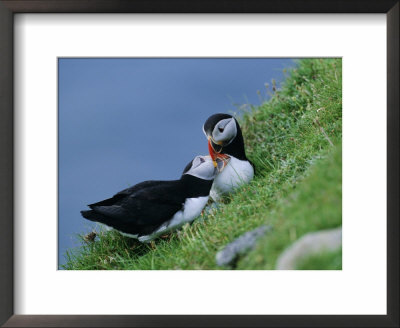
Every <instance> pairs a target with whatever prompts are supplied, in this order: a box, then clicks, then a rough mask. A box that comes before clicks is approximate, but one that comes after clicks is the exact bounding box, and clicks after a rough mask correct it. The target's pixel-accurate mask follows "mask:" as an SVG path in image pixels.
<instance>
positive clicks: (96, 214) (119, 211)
mask: <svg viewBox="0 0 400 328" xmlns="http://www.w3.org/2000/svg"><path fill="white" fill-rule="evenodd" d="M202 161H203V162H204V160H202ZM203 162H201V163H203ZM200 165H201V164H200ZM191 167H192V162H190V163H189V164H188V165H187V167H186V168H185V170H184V172H183V174H182V177H181V178H180V179H179V180H172V181H144V182H141V183H139V184H137V185H135V186H133V187H130V188H127V189H125V190H122V191H120V192H118V193H117V194H115V195H114V196H113V197H111V198H108V199H105V200H102V201H100V202H97V203H93V204H90V205H88V206H89V207H90V208H91V210H87V211H81V214H82V216H83V217H84V218H86V219H88V220H91V221H96V222H100V223H103V224H106V225H107V226H110V227H112V228H115V229H117V230H119V231H121V232H123V233H126V234H131V235H138V237H140V236H143V235H149V234H151V233H153V232H154V231H156V230H157V228H159V227H160V226H161V225H163V224H164V223H165V222H167V221H168V220H170V219H171V218H172V217H173V216H174V215H175V213H177V212H179V211H181V210H184V204H185V201H186V199H188V198H198V197H206V196H208V195H209V192H210V189H211V186H212V183H213V180H212V179H211V180H206V179H201V178H198V177H196V176H193V175H190V174H186V173H187V172H188V171H189V169H190V168H191ZM211 167H212V164H211ZM212 169H213V168H212Z"/></svg>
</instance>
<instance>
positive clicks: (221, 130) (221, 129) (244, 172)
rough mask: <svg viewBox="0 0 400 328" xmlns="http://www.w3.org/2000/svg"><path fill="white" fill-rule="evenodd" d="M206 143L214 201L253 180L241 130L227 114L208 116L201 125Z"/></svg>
mask: <svg viewBox="0 0 400 328" xmlns="http://www.w3.org/2000/svg"><path fill="white" fill-rule="evenodd" d="M203 132H204V134H205V135H206V137H207V139H208V151H209V153H210V156H211V159H212V160H213V163H214V166H215V167H216V168H217V170H218V174H217V176H216V177H215V179H214V182H213V185H212V187H211V190H210V196H211V198H212V199H213V200H214V201H218V200H219V199H220V198H221V196H222V195H224V194H228V193H231V192H232V191H234V190H235V189H236V188H238V187H239V186H241V185H243V184H247V183H249V182H250V181H251V180H252V179H253V177H254V165H253V163H252V162H251V161H249V159H248V158H247V157H246V152H245V149H244V141H243V135H242V130H241V129H240V126H239V123H238V122H237V120H236V119H235V118H234V117H233V116H232V115H229V114H223V113H218V114H214V115H211V116H210V117H209V118H208V119H207V120H206V122H205V123H204V125H203Z"/></svg>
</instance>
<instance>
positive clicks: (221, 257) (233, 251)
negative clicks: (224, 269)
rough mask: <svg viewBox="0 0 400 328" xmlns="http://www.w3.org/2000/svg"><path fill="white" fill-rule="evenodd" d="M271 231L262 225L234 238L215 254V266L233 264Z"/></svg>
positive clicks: (269, 227)
mask: <svg viewBox="0 0 400 328" xmlns="http://www.w3.org/2000/svg"><path fill="white" fill-rule="evenodd" d="M271 229H272V227H271V226H265V225H262V226H261V227H258V228H257V229H254V230H251V231H248V232H246V233H244V234H243V235H241V236H240V237H238V238H236V239H235V240H234V241H233V242H231V243H230V244H228V245H226V246H225V248H224V249H222V250H221V251H219V252H218V253H217V255H216V256H215V259H216V262H217V265H218V266H224V265H231V264H233V263H234V262H235V260H236V259H237V258H238V256H239V255H243V254H244V253H246V252H248V251H250V250H251V249H252V248H253V247H254V246H255V245H256V242H257V240H258V239H259V238H260V237H262V236H263V235H264V234H265V233H266V232H267V231H269V230H271Z"/></svg>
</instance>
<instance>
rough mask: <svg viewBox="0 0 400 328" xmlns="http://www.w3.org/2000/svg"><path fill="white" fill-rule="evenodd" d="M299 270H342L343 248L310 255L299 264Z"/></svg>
mask: <svg viewBox="0 0 400 328" xmlns="http://www.w3.org/2000/svg"><path fill="white" fill-rule="evenodd" d="M297 269H299V270H342V249H341V248H340V249H338V250H336V251H333V252H326V253H321V254H317V255H313V256H310V257H309V258H307V259H304V260H303V261H301V262H300V264H299V265H298V266H297Z"/></svg>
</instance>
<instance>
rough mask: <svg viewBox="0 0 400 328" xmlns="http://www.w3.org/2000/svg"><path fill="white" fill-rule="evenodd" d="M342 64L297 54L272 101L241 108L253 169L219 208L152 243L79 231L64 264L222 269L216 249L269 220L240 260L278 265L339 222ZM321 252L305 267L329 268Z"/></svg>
mask: <svg viewBox="0 0 400 328" xmlns="http://www.w3.org/2000/svg"><path fill="white" fill-rule="evenodd" d="M341 72H342V70H341V60H340V59H304V60H300V61H299V62H298V65H297V67H296V68H295V69H292V70H290V71H289V72H288V73H287V78H286V80H285V82H284V83H283V85H282V88H281V90H276V87H275V85H274V83H273V87H272V91H271V92H270V93H271V98H270V99H269V101H268V102H265V103H264V104H262V105H261V106H259V107H253V108H251V109H250V110H249V111H247V112H245V113H243V116H242V118H241V119H240V125H241V127H242V130H243V135H244V138H245V142H246V152H247V154H248V157H249V158H250V159H251V160H252V162H253V163H254V164H255V167H256V176H255V178H254V180H253V181H252V182H251V183H250V184H248V185H246V186H243V187H242V188H241V189H240V190H238V191H237V192H236V193H235V194H233V195H231V196H229V198H227V199H226V200H224V202H223V203H222V204H220V206H219V208H218V209H213V210H210V211H208V213H207V214H205V215H203V216H201V217H200V218H199V219H197V220H196V221H195V222H194V223H193V224H192V225H186V226H184V227H183V229H181V230H180V231H178V232H176V233H173V234H172V235H171V236H170V237H169V238H167V239H158V240H157V241H156V242H155V243H154V244H152V245H148V244H140V243H139V242H137V241H136V240H133V239H130V238H125V237H122V236H121V235H120V234H118V233H117V232H115V231H111V232H106V231H100V232H99V234H98V236H97V238H96V239H95V241H94V242H86V241H84V240H83V237H82V236H81V237H80V238H82V246H81V247H79V248H76V249H72V250H70V251H69V252H67V254H66V257H67V262H66V264H65V265H64V266H63V268H64V269H72V270H74V269H75V270H76V269H83V270H85V269H86V270H90V269H218V267H216V264H215V254H216V252H217V251H219V250H220V249H222V248H223V247H224V246H225V245H226V244H227V243H229V242H230V241H232V240H233V239H235V238H236V237H238V236H240V235H241V234H243V233H244V232H246V231H248V230H251V229H254V228H257V227H258V226H259V225H261V224H267V225H272V227H273V231H271V232H270V233H269V234H268V235H267V236H265V237H264V238H263V239H262V240H260V242H259V243H258V245H257V247H256V248H255V249H254V250H253V251H252V252H250V253H249V254H248V255H247V256H244V257H243V258H241V259H240V260H239V261H238V264H237V265H238V266H237V268H238V269H273V268H274V267H275V262H276V258H277V256H278V255H279V254H280V252H281V251H282V250H283V249H284V248H285V247H287V246H288V245H290V244H291V243H292V242H293V241H295V240H297V239H298V238H300V237H301V236H302V235H304V234H305V233H307V232H311V231H316V230H320V229H328V228H333V227H337V226H340V225H341V140H342V95H341V89H342V81H341V77H342V73H341ZM199 133H200V132H199ZM323 259H324V260H321V259H319V260H315V259H311V262H310V263H311V264H307V263H306V267H305V268H309V267H310V266H313V265H316V266H318V265H319V268H321V269H324V268H326V269H329V268H331V267H332V264H331V262H330V261H328V260H326V259H327V257H326V256H325V255H324V256H323ZM336 259H337V256H336V258H335V261H336ZM325 260H326V261H325ZM324 261H325V262H324ZM328 262H329V263H328ZM340 262H341V261H340ZM318 263H319V264H318Z"/></svg>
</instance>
